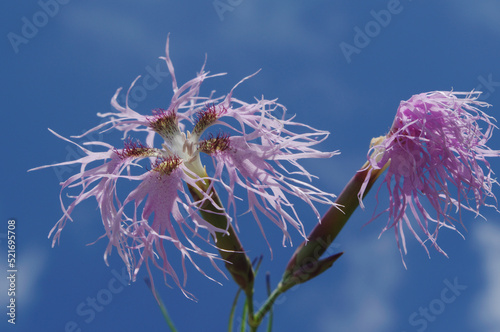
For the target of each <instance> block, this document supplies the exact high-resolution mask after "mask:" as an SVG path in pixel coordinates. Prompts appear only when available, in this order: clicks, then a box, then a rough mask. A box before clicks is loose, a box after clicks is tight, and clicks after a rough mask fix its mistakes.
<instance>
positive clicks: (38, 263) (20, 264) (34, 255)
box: [0, 240, 47, 311]
mask: <svg viewBox="0 0 500 332" xmlns="http://www.w3.org/2000/svg"><path fill="white" fill-rule="evenodd" d="M2 242H3V240H2ZM2 244H4V243H2ZM16 254H17V257H16V258H17V273H16V296H15V298H16V302H18V303H22V304H23V305H22V310H23V311H26V309H27V306H28V305H29V304H30V303H34V302H35V299H36V296H37V294H39V292H38V291H37V290H36V287H40V285H39V284H38V286H37V283H38V281H39V280H40V275H41V274H42V272H43V271H44V267H45V262H46V260H47V253H46V250H42V249H40V248H28V250H26V252H21V253H20V252H19V251H18V252H17V253H16ZM6 270H7V268H6V267H5V268H4V271H6ZM8 288H9V287H8V280H7V278H0V289H1V290H2V291H3V290H7V289H8ZM9 300H10V298H9V297H7V296H5V297H4V296H2V300H1V301H0V305H1V306H2V307H3V308H5V307H4V306H5V305H7V303H8V301H9ZM18 310H20V309H18Z"/></svg>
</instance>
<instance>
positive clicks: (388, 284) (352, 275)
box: [318, 234, 403, 332]
mask: <svg viewBox="0 0 500 332" xmlns="http://www.w3.org/2000/svg"><path fill="white" fill-rule="evenodd" d="M350 242H351V243H350V244H349V247H351V246H352V249H349V248H347V247H346V248H344V247H343V248H342V250H345V251H346V252H348V253H349V258H348V259H345V262H347V264H348V265H347V271H348V272H347V274H346V275H345V276H344V278H343V280H341V281H340V282H339V285H342V287H337V294H338V295H339V298H338V300H336V301H334V303H336V304H337V305H336V306H335V308H333V307H332V308H328V307H323V308H322V309H321V311H322V312H321V315H320V318H319V323H318V331H324V332H329V331H332V330H336V331H364V332H386V331H392V330H394V327H395V326H394V322H395V320H396V319H395V318H396V309H397V308H395V307H394V306H393V303H394V300H393V298H394V296H395V293H396V291H397V285H398V281H399V280H400V279H401V278H400V276H401V273H402V271H403V268H402V263H401V260H400V259H398V258H399V253H398V252H397V249H395V246H394V239H393V238H392V237H390V236H385V237H381V238H380V239H379V240H377V238H376V237H374V236H373V234H366V235H365V236H363V237H362V238H361V237H358V238H357V240H356V241H350ZM377 257H378V258H380V259H376V258H377ZM338 303H342V306H341V309H339V307H338Z"/></svg>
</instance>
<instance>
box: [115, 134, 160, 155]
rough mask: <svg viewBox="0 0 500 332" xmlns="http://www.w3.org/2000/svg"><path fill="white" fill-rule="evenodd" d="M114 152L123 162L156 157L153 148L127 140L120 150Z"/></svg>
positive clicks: (137, 141)
mask: <svg viewBox="0 0 500 332" xmlns="http://www.w3.org/2000/svg"><path fill="white" fill-rule="evenodd" d="M114 152H115V153H116V154H117V155H118V156H119V157H120V158H121V159H122V160H123V159H126V158H139V157H152V156H156V155H157V151H156V150H155V149H153V148H149V147H147V146H144V145H143V144H142V143H141V142H140V141H139V140H136V141H135V142H134V141H132V139H130V138H127V140H126V141H125V143H124V148H123V149H122V150H118V149H114Z"/></svg>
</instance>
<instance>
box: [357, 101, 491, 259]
mask: <svg viewBox="0 0 500 332" xmlns="http://www.w3.org/2000/svg"><path fill="white" fill-rule="evenodd" d="M478 95H479V93H478V92H471V93H461V92H443V91H435V92H429V93H422V94H419V95H415V96H413V97H411V99H410V100H408V101H403V102H401V104H400V106H399V108H398V111H397V114H396V118H395V120H394V123H393V125H392V128H391V130H390V132H389V133H388V134H387V135H386V136H385V137H383V138H380V139H378V140H374V144H373V146H372V148H371V150H370V153H369V157H368V159H369V164H370V166H371V167H372V168H374V169H381V168H383V167H387V165H388V169H387V173H386V176H385V179H384V181H383V183H382V185H381V186H380V188H379V191H378V192H377V199H378V193H379V192H380V190H381V189H382V188H383V187H385V188H387V190H388V191H389V207H388V208H387V209H385V210H384V211H382V212H381V213H380V214H382V213H385V212H388V222H387V225H386V226H385V227H384V229H383V230H382V233H383V232H384V231H386V230H387V229H389V228H394V232H395V235H396V241H397V244H398V247H399V249H400V251H401V254H402V253H403V251H404V253H405V254H406V241H405V234H404V231H403V230H404V227H405V226H406V227H407V228H408V229H409V231H410V232H411V233H412V234H413V235H414V236H415V237H416V239H417V240H418V241H419V242H420V243H421V244H422V245H423V246H424V248H426V251H427V253H429V252H428V249H427V247H426V246H425V242H427V241H428V242H429V244H430V246H432V247H434V248H435V249H436V250H438V251H439V252H441V253H443V254H444V255H446V253H445V252H444V251H443V250H442V249H441V248H440V247H439V246H438V244H437V242H436V241H437V237H438V232H439V229H440V228H441V227H446V228H449V229H453V230H456V231H457V232H458V230H457V229H456V224H455V219H454V218H452V217H451V216H450V213H451V212H452V210H453V208H455V209H456V210H457V211H458V215H459V223H460V224H462V221H461V211H462V209H465V210H470V211H473V212H475V213H476V214H477V215H480V214H479V208H480V207H481V206H482V205H487V206H491V205H488V204H487V203H486V199H487V198H488V197H491V198H493V199H494V200H496V198H495V196H494V194H493V192H492V187H493V185H494V184H495V183H497V182H496V180H495V179H494V178H493V177H492V174H493V172H492V170H491V168H490V165H489V163H488V161H487V160H486V158H487V157H498V156H500V151H498V150H492V149H490V148H488V146H487V145H486V144H487V142H488V140H489V139H490V138H491V136H492V132H493V129H494V128H495V126H494V125H493V123H492V121H494V119H493V118H492V117H490V116H488V115H486V114H485V113H484V112H483V111H481V110H479V109H478V107H487V106H490V105H488V104H487V103H485V102H481V101H478V100H477V97H478ZM367 181H368V179H367V180H366V181H365V182H367ZM363 190H364V188H363V189H362V192H360V197H362V194H363ZM429 208H432V211H430V210H429ZM380 214H378V215H376V216H374V218H372V220H373V219H375V218H376V217H378V216H379V215H380ZM409 215H411V216H412V218H410V216H409ZM462 225H463V224H462ZM419 233H420V234H423V237H424V238H423V239H422V238H421V235H419ZM401 244H402V247H401Z"/></svg>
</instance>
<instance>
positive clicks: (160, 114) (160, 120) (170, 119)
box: [148, 108, 179, 139]
mask: <svg viewBox="0 0 500 332" xmlns="http://www.w3.org/2000/svg"><path fill="white" fill-rule="evenodd" d="M148 121H149V127H150V128H151V129H153V130H154V131H155V132H157V133H158V134H160V135H161V136H162V137H163V138H165V139H171V138H172V136H174V135H176V134H178V133H179V126H178V119H177V114H176V112H175V110H171V111H167V110H164V109H162V108H157V109H154V110H153V116H152V117H151V118H148Z"/></svg>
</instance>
